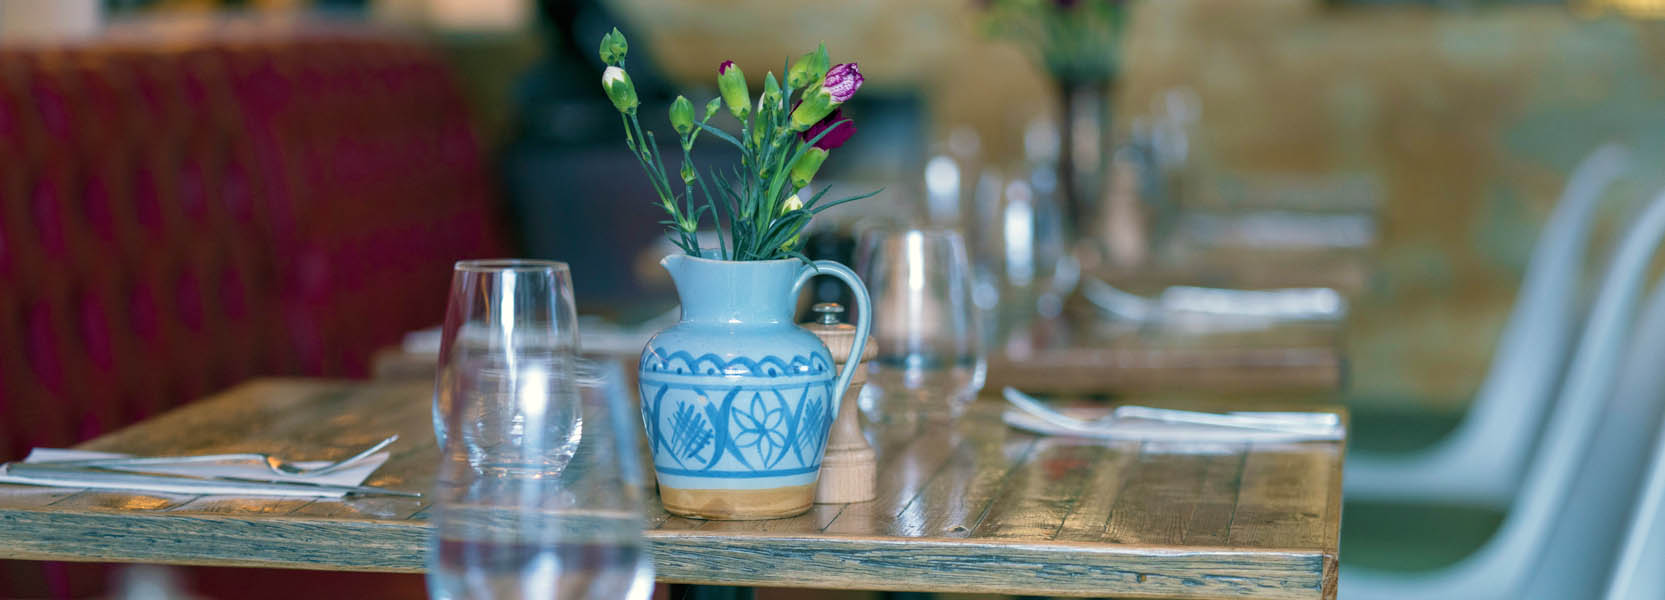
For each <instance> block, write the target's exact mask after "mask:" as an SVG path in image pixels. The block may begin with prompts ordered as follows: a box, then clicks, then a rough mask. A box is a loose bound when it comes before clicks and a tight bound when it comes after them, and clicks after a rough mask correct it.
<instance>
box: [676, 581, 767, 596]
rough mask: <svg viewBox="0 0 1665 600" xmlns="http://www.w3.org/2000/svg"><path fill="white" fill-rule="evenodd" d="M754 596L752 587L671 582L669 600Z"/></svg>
mask: <svg viewBox="0 0 1665 600" xmlns="http://www.w3.org/2000/svg"><path fill="white" fill-rule="evenodd" d="M755 596H756V591H755V590H753V589H752V588H744V587H730V586H726V585H685V584H680V583H673V584H671V600H752V598H754V597H755Z"/></svg>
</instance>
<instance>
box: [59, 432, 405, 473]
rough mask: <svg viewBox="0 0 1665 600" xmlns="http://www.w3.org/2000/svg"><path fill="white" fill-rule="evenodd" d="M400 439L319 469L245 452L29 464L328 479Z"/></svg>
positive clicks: (380, 444)
mask: <svg viewBox="0 0 1665 600" xmlns="http://www.w3.org/2000/svg"><path fill="white" fill-rule="evenodd" d="M398 439H399V436H398V435H397V434H395V435H390V436H388V437H387V439H384V440H382V441H380V442H376V444H375V445H374V446H371V447H369V448H365V449H364V450H363V451H361V452H359V453H358V454H354V455H352V456H349V457H347V458H343V459H341V460H338V461H335V462H333V463H330V464H327V465H319V466H316V467H302V466H298V465H296V464H295V462H294V461H289V460H284V459H282V458H279V457H276V456H272V455H270V454H262V453H257V452H245V453H235V454H203V455H198V456H146V457H137V458H92V459H86V460H54V461H37V462H33V463H28V464H35V465H51V466H55V467H100V468H103V467H136V466H144V465H180V464H191V463H217V462H234V461H253V462H259V463H262V464H264V465H266V468H268V469H271V470H272V472H273V473H277V474H278V475H283V476H286V477H318V476H320V475H328V474H330V473H334V472H336V471H340V470H342V469H345V468H348V467H351V466H353V465H355V464H357V463H359V462H361V461H363V460H364V459H366V458H369V457H370V455H372V454H375V453H376V452H379V451H381V449H383V448H386V447H387V446H388V445H389V444H392V443H393V442H395V441H398Z"/></svg>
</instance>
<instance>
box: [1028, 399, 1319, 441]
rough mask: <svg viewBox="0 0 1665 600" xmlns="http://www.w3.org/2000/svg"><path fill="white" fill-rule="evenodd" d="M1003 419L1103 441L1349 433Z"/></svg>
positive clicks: (1130, 421) (1031, 429) (1250, 438)
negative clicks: (1075, 424) (1078, 424)
mask: <svg viewBox="0 0 1665 600" xmlns="http://www.w3.org/2000/svg"><path fill="white" fill-rule="evenodd" d="M1108 414H1109V411H1107V410H1106V411H1103V412H1100V413H1098V414H1081V413H1080V412H1072V414H1071V415H1070V416H1073V417H1077V418H1082V419H1088V420H1090V419H1094V418H1099V417H1103V416H1106V415H1108ZM1002 419H1003V420H1004V421H1005V422H1006V424H1007V425H1010V426H1012V427H1015V428H1018V429H1022V430H1024V431H1028V432H1031V433H1038V434H1041V435H1066V436H1073V437H1084V438H1093V439H1101V440H1123V441H1148V442H1216V443H1250V442H1310V441H1333V440H1339V439H1341V438H1343V437H1345V436H1346V430H1345V429H1344V428H1342V427H1341V426H1339V425H1337V426H1335V427H1333V428H1314V429H1312V430H1307V431H1293V430H1292V431H1277V430H1271V429H1247V428H1239V427H1219V426H1213V425H1192V424H1188V423H1169V422H1163V421H1150V420H1143V419H1118V420H1116V421H1114V422H1111V423H1092V424H1088V423H1083V424H1081V425H1080V426H1075V427H1066V426H1064V425H1062V424H1059V423H1054V422H1050V421H1047V420H1045V419H1042V418H1040V417H1037V416H1035V415H1032V414H1029V413H1026V412H1023V411H1021V410H1017V409H1015V408H1009V409H1006V412H1005V413H1004V414H1003V415H1002Z"/></svg>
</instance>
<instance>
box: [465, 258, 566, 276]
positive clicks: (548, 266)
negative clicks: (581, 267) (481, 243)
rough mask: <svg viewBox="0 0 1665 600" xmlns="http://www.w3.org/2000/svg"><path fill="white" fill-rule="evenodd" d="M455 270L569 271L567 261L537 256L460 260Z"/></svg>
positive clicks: (499, 271) (472, 271)
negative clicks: (542, 258)
mask: <svg viewBox="0 0 1665 600" xmlns="http://www.w3.org/2000/svg"><path fill="white" fill-rule="evenodd" d="M452 269H453V270H455V271H458V272H464V273H502V272H505V271H514V272H518V273H530V272H542V271H559V272H567V271H569V270H570V268H569V267H568V266H567V263H564V262H561V261H558V260H541V259H535V258H481V259H473V260H459V261H457V263H456V265H454V266H453V267H452Z"/></svg>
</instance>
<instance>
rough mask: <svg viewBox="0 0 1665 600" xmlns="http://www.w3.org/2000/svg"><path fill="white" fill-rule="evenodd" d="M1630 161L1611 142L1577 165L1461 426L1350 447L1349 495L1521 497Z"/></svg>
mask: <svg viewBox="0 0 1665 600" xmlns="http://www.w3.org/2000/svg"><path fill="white" fill-rule="evenodd" d="M1628 163H1629V154H1628V152H1627V151H1626V150H1625V149H1624V148H1622V147H1620V146H1618V145H1615V144H1608V145H1605V146H1602V147H1600V148H1598V149H1596V150H1595V151H1594V152H1592V153H1591V154H1590V155H1589V156H1588V157H1586V158H1585V159H1584V160H1583V162H1580V163H1579V165H1578V166H1577V168H1575V169H1573V172H1572V175H1571V176H1570V177H1569V178H1568V180H1567V185H1566V188H1565V189H1564V190H1563V191H1562V194H1561V199H1560V201H1559V202H1558V203H1557V204H1556V206H1555V210H1554V212H1553V213H1551V215H1550V217H1549V220H1548V221H1547V222H1546V224H1545V225H1544V231H1543V234H1542V235H1541V236H1540V237H1539V239H1538V242H1537V244H1536V246H1535V247H1534V248H1533V250H1532V256H1531V259H1530V261H1529V262H1528V263H1527V268H1526V276H1525V278H1524V279H1523V281H1522V283H1521V288H1520V293H1519V294H1517V298H1518V299H1517V301H1516V302H1515V308H1514V310H1513V312H1511V313H1510V315H1509V320H1508V322H1507V323H1506V324H1505V325H1504V329H1503V335H1502V338H1501V339H1500V340H1499V341H1498V344H1497V351H1496V353H1495V354H1494V355H1493V358H1492V363H1491V367H1490V369H1489V371H1488V372H1487V373H1486V378H1485V380H1484V382H1483V383H1482V384H1481V386H1480V390H1479V392H1478V393H1477V394H1476V396H1475V399H1474V401H1473V403H1472V404H1471V405H1470V408H1469V410H1468V414H1467V415H1466V416H1465V417H1464V418H1463V420H1462V423H1460V424H1459V425H1458V427H1457V429H1456V430H1454V431H1452V432H1451V433H1450V434H1449V435H1447V436H1446V437H1445V438H1444V439H1442V440H1440V441H1439V442H1437V443H1435V444H1434V445H1433V446H1430V447H1428V448H1425V449H1422V450H1418V451H1415V452H1405V453H1368V452H1362V451H1355V452H1351V453H1349V455H1348V457H1347V468H1346V473H1347V479H1346V481H1345V484H1344V485H1345V486H1346V492H1347V497H1348V498H1349V499H1367V500H1389V501H1394V500H1422V501H1428V500H1445V501H1452V502H1459V503H1469V504H1481V505H1492V506H1503V505H1505V504H1507V503H1508V502H1509V500H1510V499H1511V498H1513V497H1514V496H1515V491H1516V489H1517V488H1518V487H1519V485H1520V480H1521V475H1522V473H1523V472H1524V471H1525V469H1526V460H1527V457H1529V456H1531V454H1532V449H1533V446H1534V444H1535V443H1536V441H1537V439H1538V432H1539V430H1540V428H1541V427H1542V425H1543V416H1544V414H1545V413H1546V412H1547V411H1548V410H1549V406H1550V405H1551V404H1552V401H1553V399H1554V397H1555V385H1556V383H1557V379H1558V378H1559V377H1560V375H1561V374H1562V373H1563V372H1564V371H1563V369H1564V367H1565V366H1566V361H1567V356H1568V351H1569V350H1570V346H1571V342H1572V339H1573V335H1574V333H1575V332H1576V331H1577V326H1578V316H1579V315H1578V313H1579V309H1578V305H1579V292H1578V290H1579V287H1580V286H1579V284H1580V278H1579V274H1580V273H1581V271H1582V269H1583V268H1584V262H1585V247H1586V246H1587V245H1588V242H1589V238H1590V232H1591V229H1592V224H1593V222H1594V220H1595V215H1596V208H1597V207H1598V206H1599V205H1600V204H1601V203H1600V200H1601V198H1602V197H1603V194H1602V192H1603V191H1604V190H1605V189H1607V187H1608V185H1609V184H1610V183H1612V182H1613V181H1614V180H1615V179H1617V178H1618V177H1619V175H1620V174H1621V173H1623V172H1624V170H1625V169H1626V165H1627V164H1628Z"/></svg>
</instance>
